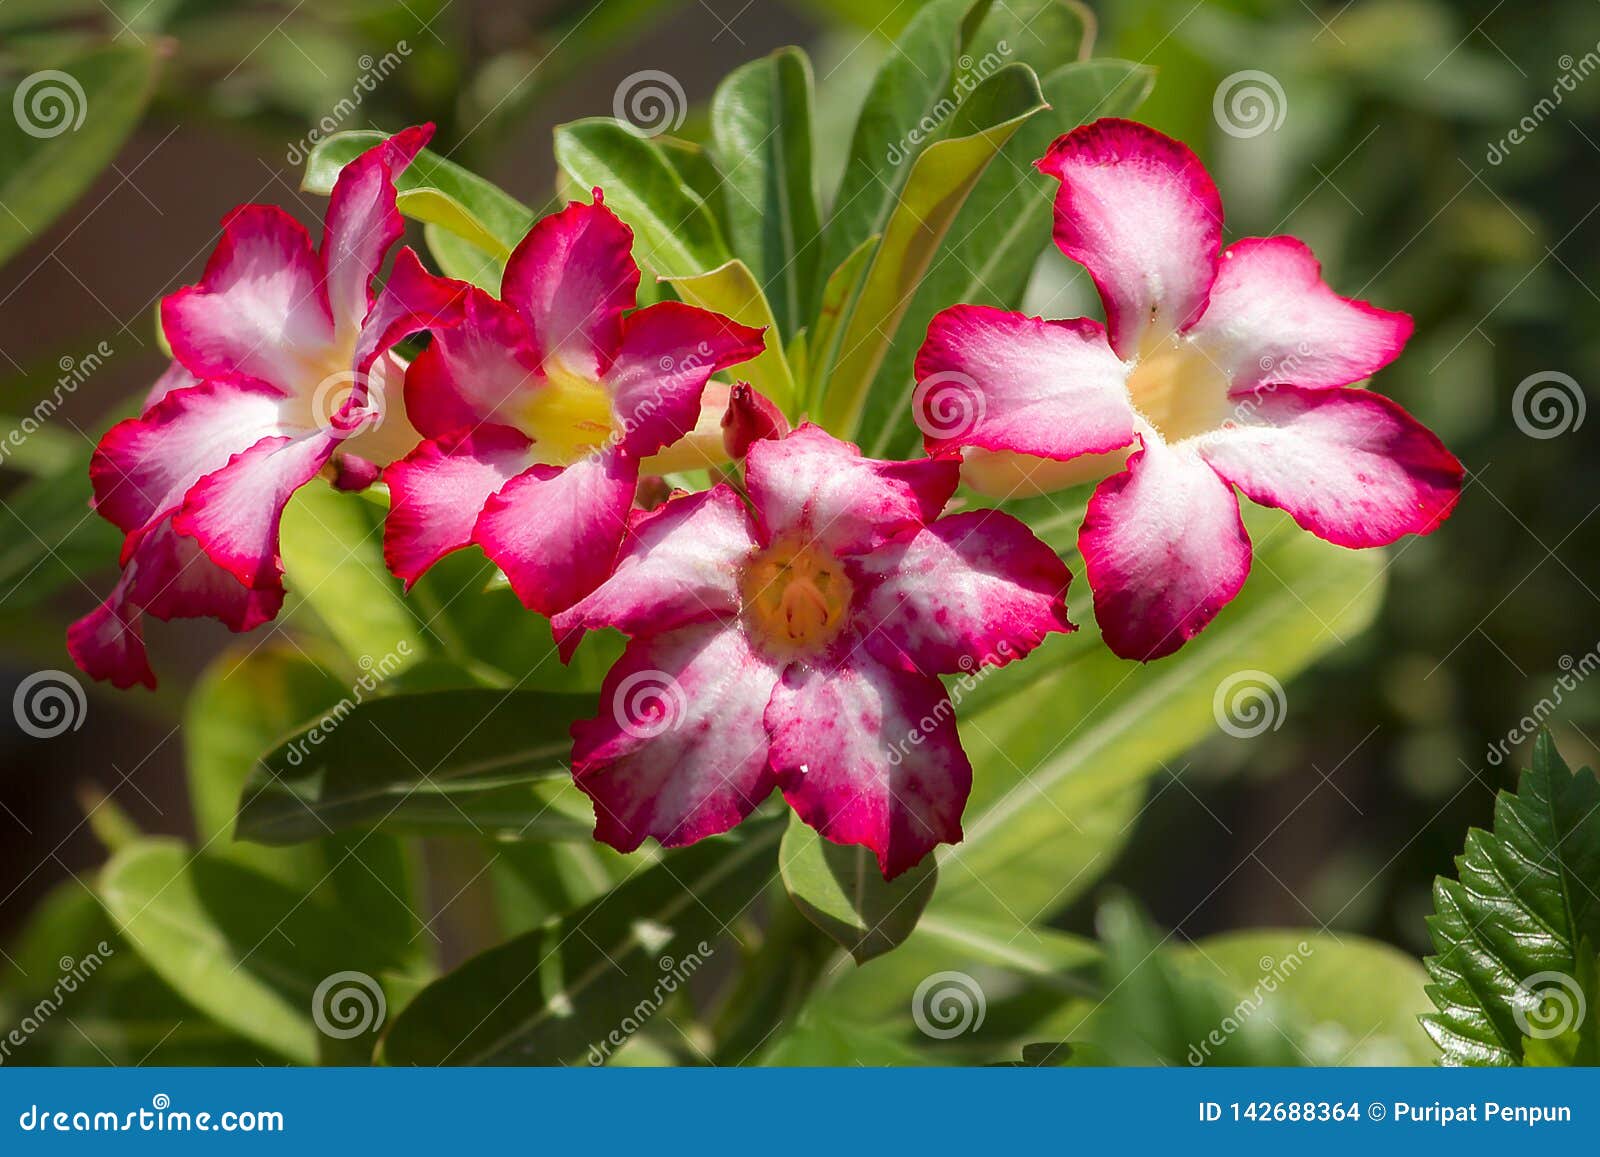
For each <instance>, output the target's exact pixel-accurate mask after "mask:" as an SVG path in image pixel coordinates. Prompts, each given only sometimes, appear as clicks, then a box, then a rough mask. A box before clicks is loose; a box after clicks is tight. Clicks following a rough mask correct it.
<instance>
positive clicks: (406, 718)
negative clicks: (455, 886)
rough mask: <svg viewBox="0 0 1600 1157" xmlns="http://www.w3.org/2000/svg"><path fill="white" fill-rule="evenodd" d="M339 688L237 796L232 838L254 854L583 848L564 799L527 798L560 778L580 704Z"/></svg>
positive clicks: (492, 693)
mask: <svg viewBox="0 0 1600 1157" xmlns="http://www.w3.org/2000/svg"><path fill="white" fill-rule="evenodd" d="M365 693H366V692H364V691H363V689H362V688H361V687H357V688H354V689H352V690H351V692H350V693H349V694H347V695H346V696H345V697H344V698H343V699H341V700H339V701H338V702H337V703H336V704H335V705H334V706H333V707H332V708H330V709H329V710H328V711H327V712H326V713H325V714H323V715H322V716H321V717H320V718H318V719H316V720H314V721H313V722H312V723H311V724H310V725H309V726H305V727H302V728H301V729H300V730H299V731H298V732H296V733H295V734H293V735H291V736H289V737H288V738H287V739H285V740H283V741H282V742H281V743H279V744H278V745H277V746H276V747H274V748H273V749H272V750H271V751H269V752H267V753H266V754H265V755H263V756H262V757H261V759H260V761H259V763H258V764H257V765H256V766H255V769H254V771H253V773H252V775H251V777H250V781H249V783H248V784H247V785H246V786H245V789H244V793H243V799H242V802H241V804H240V808H239V819H238V833H237V834H238V837H239V838H240V839H245V840H253V841H255V842H256V843H263V844H289V843H298V842H300V841H302V840H308V839H316V838H318V837H320V836H325V835H328V834H329V833H331V832H335V831H339V830H342V829H345V828H350V827H356V826H361V827H373V826H381V827H385V828H390V829H394V830H419V829H421V830H439V829H446V830H460V831H467V832H480V833H489V832H510V833H512V834H515V835H518V836H520V837H522V838H562V839H586V838H587V837H588V835H589V828H590V825H589V823H588V822H587V809H586V807H585V808H583V809H581V810H580V809H579V808H578V801H577V799H576V798H575V797H576V792H575V791H572V790H570V789H568V790H566V791H565V793H564V794H566V795H567V796H569V797H573V798H569V799H568V800H567V801H565V802H563V803H562V804H561V805H560V806H557V804H556V802H555V800H554V798H553V797H554V795H556V794H562V793H560V792H559V791H558V792H557V793H544V794H541V793H540V792H539V791H536V790H535V789H536V788H537V787H539V786H541V785H545V786H555V787H557V788H558V789H560V788H563V787H566V785H565V784H556V785H549V783H548V781H550V780H558V779H561V778H562V777H564V776H565V775H566V773H567V763H566V761H567V759H568V757H569V755H570V753H571V750H572V740H571V737H570V735H569V732H568V729H569V728H570V727H571V724H572V721H573V720H574V719H577V718H580V717H581V716H584V715H588V714H590V713H591V712H592V711H593V709H594V702H593V700H592V699H591V698H590V697H588V696H584V695H561V694H554V693H550V692H542V691H500V690H490V689H472V690H455V691H433V692H427V693H424V694H395V695H385V696H382V697H380V698H376V699H365V700H363V695H364V694H365Z"/></svg>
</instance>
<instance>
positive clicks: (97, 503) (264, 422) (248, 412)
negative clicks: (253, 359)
mask: <svg viewBox="0 0 1600 1157" xmlns="http://www.w3.org/2000/svg"><path fill="white" fill-rule="evenodd" d="M283 414H284V399H283V397H282V396H281V395H280V394H279V393H278V392H277V391H276V390H273V389H271V388H270V387H268V386H265V385H262V384H260V383H255V384H251V385H230V384H227V383H225V382H205V383H203V384H201V385H198V386H190V387H187V388H184V389H176V390H173V391H171V392H170V393H168V394H166V395H165V396H164V397H162V398H161V400H160V401H158V402H156V403H155V405H153V406H151V407H150V408H149V409H148V410H146V411H145V412H144V416H143V417H139V418H128V419H126V420H124V421H121V422H118V423H117V424H116V425H115V426H113V427H111V429H110V430H108V431H106V434H105V437H103V438H101V439H100V444H99V445H98V446H96V447H95V452H94V457H93V458H92V459H90V462H89V479H90V481H91V483H92V484H93V486H94V508H95V510H97V511H99V513H100V514H101V515H103V516H104V517H105V518H107V519H108V520H109V521H110V522H111V523H112V524H114V525H115V526H117V527H119V528H120V529H122V530H123V531H125V532H128V533H132V532H134V531H137V530H139V529H141V528H142V527H144V526H146V525H148V524H149V523H150V522H151V521H152V520H154V519H156V518H158V517H160V516H163V515H165V514H166V513H168V512H170V511H171V510H172V509H174V508H175V507H176V506H177V505H178V504H179V503H180V502H181V501H182V500H183V496H184V494H185V493H186V492H187V491H188V489H189V488H190V487H191V486H193V485H194V484H195V483H196V482H198V481H199V480H200V478H201V477H203V476H204V475H206V474H208V473H210V472H211V471H213V470H220V469H221V468H222V467H224V466H226V465H227V464H228V460H229V459H230V458H232V457H233V456H234V455H235V454H238V453H240V452H241V451H244V450H248V449H249V448H250V447H251V446H253V445H255V444H256V443H257V442H259V441H260V440H261V439H262V438H265V437H269V436H272V435H278V434H282V433H283V432H284V427H283V422H282V419H283Z"/></svg>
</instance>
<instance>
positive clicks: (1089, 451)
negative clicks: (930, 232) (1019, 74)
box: [915, 119, 1462, 660]
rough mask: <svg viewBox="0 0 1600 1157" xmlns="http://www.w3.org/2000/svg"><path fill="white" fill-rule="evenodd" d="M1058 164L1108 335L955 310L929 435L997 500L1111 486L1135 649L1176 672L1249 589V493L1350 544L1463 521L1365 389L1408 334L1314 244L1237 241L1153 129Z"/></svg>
mask: <svg viewBox="0 0 1600 1157" xmlns="http://www.w3.org/2000/svg"><path fill="white" fill-rule="evenodd" d="M1038 164H1039V168H1040V170H1041V171H1042V172H1044V173H1046V174H1048V175H1049V176H1051V177H1054V178H1055V179H1056V180H1058V181H1060V182H1061V188H1060V191H1059V192H1058V194H1057V197H1056V203H1055V238H1056V243H1057V244H1058V245H1059V246H1060V247H1061V250H1062V252H1064V253H1065V254H1066V255H1067V256H1068V257H1070V258H1072V259H1073V260H1075V261H1078V262H1080V263H1081V264H1083V265H1084V266H1085V267H1086V268H1087V269H1088V271H1089V274H1090V276H1091V277H1092V278H1093V280H1094V283H1095V285H1096V286H1097V287H1098V289H1099V291H1100V296H1101V298H1102V300H1103V302H1104V304H1105V310H1106V325H1105V326H1101V325H1100V324H1099V323H1097V322H1094V321H1090V320H1087V319H1083V318H1079V319H1076V320H1072V321H1044V320H1041V319H1039V318H1032V317H1026V316H1023V315H1022V314H1018V313H1009V312H1005V311H1002V310H997V309H991V308H986V307H981V306H970V305H958V306H954V307H952V308H950V309H946V310H944V311H943V312H942V313H940V314H939V315H938V316H936V317H935V318H934V320H933V322H932V323H931V324H930V326H929V328H928V336H927V340H926V342H925V343H924V345H923V347H922V349H921V351H920V352H919V354H918V357H917V364H916V377H917V380H918V382H919V387H918V390H917V392H916V396H915V404H916V405H917V406H918V413H917V420H918V424H919V426H920V427H921V428H922V430H923V431H924V433H925V435H926V442H927V444H928V448H929V450H930V451H932V452H938V451H942V450H946V449H951V448H955V447H960V448H963V449H964V450H965V452H966V455H967V461H966V478H967V480H968V481H969V482H970V483H971V484H973V485H974V486H976V487H978V488H979V489H981V490H983V491H984V492H986V493H990V494H997V493H998V494H1012V493H1018V492H1028V491H1031V492H1034V493H1038V492H1041V491H1044V490H1050V489H1055V488H1058V487H1060V486H1063V485H1070V484H1073V483H1077V482H1084V481H1089V480H1092V479H1095V478H1104V481H1102V482H1100V484H1099V486H1098V487H1097V488H1096V490H1095V492H1094V496H1093V498H1092V499H1091V500H1090V503H1089V510H1088V515H1087V517H1086V518H1085V520H1084V523H1083V526H1082V529H1081V530H1080V533H1079V539H1078V544H1079V547H1080V549H1081V551H1082V553H1083V558H1084V567H1085V570H1086V572H1087V575H1088V579H1089V585H1090V587H1091V589H1092V590H1093V592H1094V605H1095V617H1096V619H1097V620H1098V622H1099V625H1100V628H1101V631H1102V634H1103V635H1104V637H1105V640H1106V643H1107V644H1108V645H1109V646H1110V647H1111V649H1112V650H1113V651H1115V652H1116V653H1117V654H1118V655H1121V656H1123V657H1125V658H1135V659H1145V660H1148V659H1155V658H1159V657H1161V656H1163V655H1167V654H1170V653H1171V652H1173V651H1175V650H1177V649H1178V648H1179V647H1180V646H1182V645H1183V644H1184V642H1186V641H1187V640H1188V639H1190V638H1192V637H1193V636H1194V635H1195V634H1196V633H1198V632H1199V631H1200V630H1201V629H1202V628H1203V627H1204V626H1205V625H1206V624H1207V623H1208V622H1210V621H1211V619H1212V618H1213V617H1214V616H1215V615H1216V614H1217V612H1218V611H1219V610H1220V609H1221V608H1222V607H1223V606H1224V605H1226V604H1227V602H1228V601H1229V600H1230V599H1232V598H1233V597H1234V595H1235V594H1237V593H1238V591H1239V589H1240V588H1241V587H1242V586H1243V584H1244V581H1245V576H1246V575H1247V574H1248V573H1249V569H1250V556H1251V551H1250V540H1249V538H1248V537H1247V536H1246V534H1245V529H1244V524H1243V522H1242V521H1241V519H1240V515H1239V503H1238V499H1237V498H1236V496H1235V494H1234V490H1235V488H1237V489H1238V490H1240V491H1243V492H1244V494H1245V495H1246V496H1247V497H1249V498H1250V499H1252V500H1253V501H1255V502H1258V503H1261V504H1263V505H1267V506H1275V507H1278V508H1280V509H1282V510H1285V511H1287V512H1288V513H1289V514H1290V515H1292V516H1293V518H1294V519H1295V521H1296V522H1298V523H1299V524H1300V525H1301V526H1303V527H1304V528H1306V529H1307V530H1309V531H1311V532H1312V533H1313V534H1316V535H1317V536H1319V537H1321V538H1324V539H1327V540H1328V541H1330V542H1334V543H1338V544H1339V545H1341V546H1349V547H1369V546H1382V545H1385V544H1388V543H1391V542H1393V541H1395V540H1396V539H1398V538H1399V537H1401V536H1402V535H1405V534H1426V533H1428V532H1430V531H1432V530H1433V529H1435V528H1436V527H1437V526H1438V525H1439V524H1440V523H1441V522H1442V521H1443V520H1444V519H1445V518H1446V517H1447V516H1448V515H1449V513H1450V511H1451V509H1452V508H1453V507H1454V505H1455V502H1456V499H1457V498H1458V496H1459V494H1460V490H1461V481H1462V468H1461V464H1460V463H1459V462H1458V461H1456V459H1455V457H1454V456H1453V455H1451V453H1450V452H1449V451H1448V450H1447V449H1445V447H1444V445H1443V444H1442V443H1441V442H1440V441H1439V439H1438V438H1436V437H1435V436H1434V435H1433V434H1432V433H1430V432H1429V431H1428V430H1427V429H1426V428H1424V427H1423V426H1421V425H1420V424H1419V423H1418V422H1417V421H1416V420H1415V419H1413V418H1412V417H1411V416H1410V415H1409V414H1407V413H1406V412H1405V411H1404V410H1402V409H1401V408H1400V407H1399V406H1398V405H1396V404H1395V403H1394V402H1392V401H1390V400H1389V399H1387V398H1384V397H1380V396H1379V395H1376V394H1373V393H1370V392H1368V391H1366V390H1362V389H1354V388H1347V387H1349V386H1350V384H1351V383H1354V382H1357V381H1359V380H1360V379H1363V378H1366V377H1368V376H1369V375H1371V374H1373V373H1375V372H1377V371H1378V370H1379V369H1381V368H1383V367H1384V366H1386V365H1388V364H1389V362H1391V361H1393V360H1394V358H1395V357H1396V356H1397V355H1398V354H1399V353H1400V350H1401V347H1403V346H1404V345H1405V342H1406V339H1407V338H1408V337H1409V336H1410V334H1411V328H1412V325H1411V319H1410V318H1409V317H1407V316H1406V315H1404V314H1400V313H1391V312H1388V311H1386V310H1381V309H1377V308H1375V307H1373V306H1371V305H1368V304H1367V303H1366V302H1363V301H1355V300H1351V299H1349V298H1343V297H1339V296H1338V295H1337V294H1335V293H1334V292H1333V291H1332V290H1331V289H1329V288H1328V286H1327V285H1326V284H1325V283H1324V282H1323V280H1322V276H1321V268H1320V266H1319V265H1318V263H1317V261H1316V259H1315V258H1314V257H1313V256H1312V255H1311V252H1310V250H1309V249H1307V248H1306V246H1305V245H1303V244H1302V243H1301V242H1300V241H1298V240H1296V239H1294V238H1292V237H1265V238H1260V237H1249V238H1244V239H1241V240H1239V241H1236V242H1234V243H1233V244H1231V245H1228V246H1226V247H1223V245H1222V204H1221V200H1220V198H1219V197H1218V194H1217V190H1216V186H1215V185H1214V184H1212V181H1211V178H1210V176H1209V175H1208V174H1207V173H1206V171H1205V169H1204V168H1203V167H1202V165H1201V164H1200V161H1199V159H1198V158H1197V157H1196V156H1195V155H1194V154H1193V153H1192V152H1190V151H1189V149H1187V148H1186V147H1184V146H1183V145H1182V144H1180V143H1178V142H1177V141H1174V140H1171V139H1169V138H1167V137H1165V136H1162V135H1161V134H1160V133H1157V132H1155V131H1154V130H1153V129H1149V128H1146V127H1145V126H1143V125H1139V124H1135V123H1133V122H1131V121H1124V120H1115V119H1105V120H1099V121H1096V122H1094V123H1093V124H1090V125H1086V126H1084V127H1082V128H1079V129H1076V130H1074V131H1073V132H1071V133H1069V134H1067V135H1066V136H1063V137H1061V138H1060V139H1059V140H1057V141H1056V142H1055V143H1054V144H1053V145H1052V146H1051V147H1050V150H1049V152H1048V153H1047V154H1046V155H1045V157H1044V158H1043V159H1042V160H1040V161H1039V163H1038ZM952 415H956V420H952ZM1063 463H1070V465H1065V466H1064V465H1062V464H1063ZM1107 474H1110V477H1105V476H1106V475H1107Z"/></svg>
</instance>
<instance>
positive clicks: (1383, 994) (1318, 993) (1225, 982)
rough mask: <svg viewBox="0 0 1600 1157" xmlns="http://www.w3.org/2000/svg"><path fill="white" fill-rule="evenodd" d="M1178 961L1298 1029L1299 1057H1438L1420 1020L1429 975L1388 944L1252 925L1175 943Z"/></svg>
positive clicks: (1416, 1060) (1389, 1061)
mask: <svg viewBox="0 0 1600 1157" xmlns="http://www.w3.org/2000/svg"><path fill="white" fill-rule="evenodd" d="M1175 958H1176V960H1177V962H1178V964H1179V966H1180V967H1182V968H1183V969H1185V970H1186V971H1188V972H1189V973H1190V974H1192V975H1195V976H1198V977H1201V978H1204V979H1205V980H1208V981H1211V982H1214V983H1217V984H1220V985H1222V986H1223V987H1224V988H1225V989H1226V990H1227V991H1228V992H1229V993H1230V994H1231V995H1233V996H1234V997H1236V998H1240V999H1242V1000H1244V1001H1247V1002H1248V1003H1247V1004H1246V1006H1245V1010H1246V1011H1249V1012H1251V1014H1252V1015H1255V1014H1257V1013H1259V1014H1260V1015H1262V1016H1271V1017H1272V1019H1273V1020H1275V1021H1278V1022H1279V1023H1280V1024H1283V1023H1293V1024H1294V1025H1296V1026H1298V1029H1299V1032H1300V1035H1301V1038H1302V1039H1301V1042H1300V1045H1301V1048H1302V1049H1303V1050H1304V1053H1305V1056H1304V1057H1302V1058H1300V1060H1299V1061H1297V1062H1296V1063H1305V1064H1314V1065H1319V1066H1322V1065H1357V1066H1364V1067H1371V1066H1391V1065H1425V1064H1428V1063H1430V1062H1431V1061H1432V1059H1433V1056H1434V1052H1435V1050H1434V1048H1433V1044H1432V1042H1431V1041H1429V1040H1428V1037H1427V1034H1426V1033H1424V1032H1423V1031H1422V1027H1421V1025H1420V1024H1418V1022H1417V1018H1418V1015H1419V1014H1420V1013H1422V1012H1424V1011H1426V1010H1427V1008H1428V995H1427V991H1426V986H1427V980H1428V977H1427V973H1426V972H1424V971H1423V968H1422V965H1421V964H1420V963H1419V962H1418V961H1417V960H1416V959H1415V958H1414V957H1412V956H1410V955H1409V954H1407V953H1404V952H1401V951H1400V950H1398V949H1396V948H1392V947H1390V946H1389V945H1387V944H1380V943H1378V942H1376V941H1372V940H1366V939H1364V938H1362V937H1359V936H1353V935H1351V934H1349V933H1347V932H1341V933H1339V934H1337V935H1335V934H1333V933H1331V932H1312V931H1308V930H1306V929H1252V930H1250V931H1246V932H1227V933H1223V934H1222V935H1219V936H1207V937H1205V938H1204V939H1201V940H1197V941H1195V943H1194V944H1193V945H1190V946H1186V947H1182V948H1177V949H1175ZM1239 1007H1240V1006H1239V1005H1238V1004H1237V1003H1236V1004H1235V1005H1233V1008H1234V1009H1238V1008H1239ZM1197 1044H1200V1045H1203V1044H1204V1042H1203V1041H1202V1042H1197Z"/></svg>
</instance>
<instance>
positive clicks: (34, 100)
mask: <svg viewBox="0 0 1600 1157" xmlns="http://www.w3.org/2000/svg"><path fill="white" fill-rule="evenodd" d="M33 66H37V69H36V70H35V71H33V72H29V73H27V74H25V75H24V76H22V77H21V78H20V80H19V81H18V84H17V85H16V86H14V87H12V86H8V88H7V92H6V98H5V107H6V109H7V110H8V111H9V110H11V109H12V108H13V107H18V108H20V109H21V110H23V111H22V113H21V115H17V116H12V115H7V116H5V117H3V118H0V204H3V205H5V207H6V211H5V212H4V213H0V263H3V262H5V261H8V260H10V259H11V257H13V256H14V255H15V254H16V253H17V251H18V250H20V249H22V248H23V247H24V246H26V245H28V244H30V243H31V242H33V241H35V240H37V239H38V237H39V236H40V234H42V233H43V232H44V230H45V229H46V228H47V227H48V226H49V225H50V223H51V222H52V221H54V220H55V219H56V218H57V217H59V216H60V215H61V214H62V213H63V212H64V211H65V210H66V209H67V207H68V206H69V205H71V204H72V203H73V202H74V201H76V200H77V199H78V198H79V197H81V196H82V195H83V194H84V192H85V191H86V190H87V189H88V188H89V186H90V185H92V184H93V183H94V181H95V178H97V177H98V176H99V175H100V174H101V172H102V171H103V170H104V169H105V168H106V166H107V165H109V164H111V162H112V161H113V160H115V159H116V156H117V152H118V150H120V149H121V148H122V144H123V142H124V141H125V140H127V138H128V135H129V134H130V133H131V132H132V131H133V129H134V127H135V126H136V125H137V124H138V123H139V119H140V117H142V116H143V115H144V109H145V105H146V104H148V103H149V101H150V94H151V92H152V91H153V90H154V88H155V79H156V69H157V56H156V52H155V49H154V47H153V46H152V45H150V44H148V43H140V42H138V41H137V38H129V39H128V40H123V41H119V42H117V43H113V44H106V45H99V46H95V47H92V48H88V49H80V50H76V51H73V52H71V53H69V54H67V55H64V56H51V57H46V58H41V59H37V60H30V61H29V62H28V64H27V65H25V66H24V67H33Z"/></svg>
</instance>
